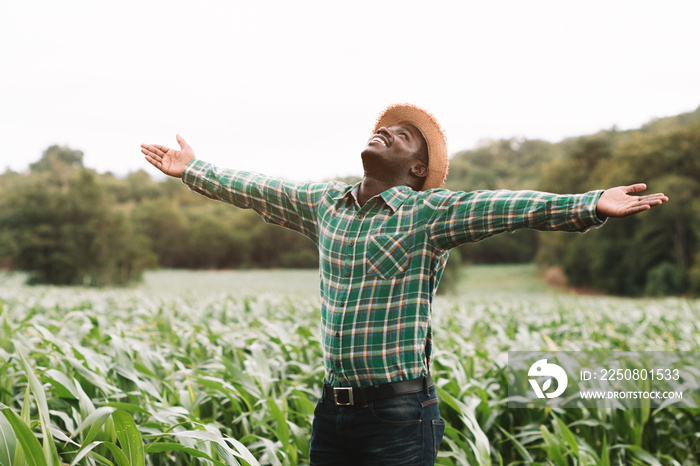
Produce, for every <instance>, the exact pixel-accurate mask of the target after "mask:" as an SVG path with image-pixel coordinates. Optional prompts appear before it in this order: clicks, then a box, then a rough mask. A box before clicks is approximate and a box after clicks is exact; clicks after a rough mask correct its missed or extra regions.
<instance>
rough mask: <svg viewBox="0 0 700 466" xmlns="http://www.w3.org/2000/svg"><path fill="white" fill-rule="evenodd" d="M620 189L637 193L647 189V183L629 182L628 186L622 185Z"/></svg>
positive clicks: (628, 192)
mask: <svg viewBox="0 0 700 466" xmlns="http://www.w3.org/2000/svg"><path fill="white" fill-rule="evenodd" d="M622 189H623V190H624V191H625V192H626V193H627V194H630V193H639V192H642V191H644V190H645V189H647V185H646V184H644V183H636V184H631V185H629V186H623V187H622Z"/></svg>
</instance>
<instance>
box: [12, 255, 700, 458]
mask: <svg viewBox="0 0 700 466" xmlns="http://www.w3.org/2000/svg"><path fill="white" fill-rule="evenodd" d="M530 272H531V269H529V268H523V267H519V268H509V267H505V268H504V267H501V268H481V269H467V271H466V277H465V278H466V281H465V282H464V284H463V286H461V287H460V288H459V289H460V290H461V293H459V294H456V295H453V296H450V297H445V298H439V299H437V300H436V303H435V309H434V322H433V327H434V333H435V338H436V341H435V346H436V348H437V349H436V354H435V358H434V363H433V368H432V372H433V378H434V379H435V380H436V384H437V385H438V392H439V395H440V400H441V412H442V415H443V417H444V418H445V419H446V420H447V423H448V427H447V429H446V434H445V439H444V441H443V444H442V446H441V451H440V454H439V463H440V464H452V465H463V464H554V465H570V464H576V465H588V464H601V465H613V464H615V465H617V464H640V465H642V464H646V465H657V464H661V465H663V464H674V465H676V464H679V465H691V464H698V463H700V453H698V452H699V451H700V416H698V414H699V413H698V412H697V411H694V410H691V409H683V408H664V409H660V410H656V411H645V410H627V411H625V410H612V409H607V410H604V409H598V410H596V409H560V410H553V409H549V408H541V409H539V408H537V409H535V408H532V409H509V408H508V407H507V396H508V387H507V378H506V375H505V373H506V371H505V364H506V360H507V352H508V351H513V350H522V351H526V350H527V351H534V350H547V349H561V350H569V351H577V350H578V351H584V350H592V349H608V350H700V325H699V324H698V322H699V321H698V314H699V313H700V304H699V303H698V302H697V301H688V300H683V299H669V300H625V299H614V298H600V297H583V298H582V297H576V296H571V295H566V294H553V293H551V292H550V290H548V289H547V288H546V287H544V286H543V285H542V284H541V283H539V282H537V281H536V280H534V279H531V278H529V276H528V274H529V273H530ZM495 277H505V278H503V280H504V281H506V282H507V283H508V287H507V289H501V290H500V291H499V290H497V289H496V288H494V285H493V283H494V280H495ZM508 277H510V278H508ZM518 277H520V278H518ZM316 280H317V274H316V272H313V271H310V272H308V271H295V272H289V271H277V272H265V273H263V272H253V273H244V272H219V273H183V272H171V271H163V272H158V273H154V274H149V275H148V276H147V277H146V282H145V284H144V285H142V286H141V287H139V288H136V289H124V290H104V291H99V290H88V289H69V288H56V287H38V288H35V287H31V288H29V287H24V286H22V285H21V284H20V283H19V281H17V280H16V278H13V277H10V278H8V279H5V281H0V413H1V414H0V465H10V464H12V465H24V464H28V465H34V464H38V465H43V464H53V465H59V464H61V465H63V464H65V465H72V464H90V465H97V464H114V465H144V466H145V465H187V464H209V465H236V464H240V465H256V464H271V465H295V464H305V463H307V462H308V456H307V455H308V447H309V434H310V430H311V418H312V414H313V409H314V405H315V402H316V400H317V398H318V396H319V394H320V389H321V385H320V384H321V381H322V378H323V369H322V365H321V364H322V363H321V361H322V354H321V347H320V342H319V321H320V312H319V309H318V292H317V289H316V285H317V283H316Z"/></svg>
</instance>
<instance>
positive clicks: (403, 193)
mask: <svg viewBox="0 0 700 466" xmlns="http://www.w3.org/2000/svg"><path fill="white" fill-rule="evenodd" d="M360 183H361V181H360V182H357V183H355V184H354V185H352V186H348V187H347V188H345V189H344V190H343V191H341V192H340V193H339V194H338V195H337V196H334V197H333V199H334V200H339V199H343V198H351V199H352V200H353V201H354V202H357V190H358V188H359V187H360ZM411 192H413V190H412V189H411V188H409V187H408V186H394V187H393V188H389V189H387V190H386V191H384V192H382V193H381V194H379V197H381V199H382V200H383V201H384V203H385V204H386V205H388V206H389V208H391V210H392V212H396V211H397V210H399V208H400V207H401V205H402V204H403V203H404V201H406V199H407V198H408V196H409V195H410V193H411Z"/></svg>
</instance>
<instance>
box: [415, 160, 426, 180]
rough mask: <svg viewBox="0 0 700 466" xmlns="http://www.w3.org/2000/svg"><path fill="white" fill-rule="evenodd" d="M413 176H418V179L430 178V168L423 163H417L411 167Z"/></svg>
mask: <svg viewBox="0 0 700 466" xmlns="http://www.w3.org/2000/svg"><path fill="white" fill-rule="evenodd" d="M411 174H412V175H413V176H417V177H418V178H425V177H426V176H428V166H427V165H426V164H424V163H423V162H419V161H416V162H415V163H414V164H413V165H412V166H411Z"/></svg>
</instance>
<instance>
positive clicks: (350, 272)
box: [142, 104, 668, 466]
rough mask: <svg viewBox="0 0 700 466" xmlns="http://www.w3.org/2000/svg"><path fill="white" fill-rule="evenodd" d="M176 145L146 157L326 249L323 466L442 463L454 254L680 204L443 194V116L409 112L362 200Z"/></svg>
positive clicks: (319, 451) (372, 161) (380, 147)
mask: <svg viewBox="0 0 700 466" xmlns="http://www.w3.org/2000/svg"><path fill="white" fill-rule="evenodd" d="M177 141H178V143H179V145H180V150H174V149H170V148H167V147H164V146H160V145H147V144H144V145H142V152H143V153H144V154H145V156H146V160H148V161H149V162H150V163H151V164H153V165H154V166H155V167H156V168H158V169H159V170H161V171H162V172H163V173H165V174H167V175H170V176H175V177H181V178H182V181H183V182H184V183H185V184H186V185H188V186H189V187H190V189H192V190H194V191H196V192H198V193H200V194H203V195H205V196H207V197H210V198H212V199H218V200H221V201H224V202H227V203H230V204H233V205H236V206H238V207H242V208H252V209H254V210H255V211H256V212H258V214H260V215H261V216H262V217H263V218H264V219H265V220H266V221H267V222H270V223H274V224H277V225H281V226H284V227H287V228H290V229H293V230H296V231H298V232H300V233H302V234H304V235H306V236H307V237H309V238H310V239H311V240H312V241H314V242H315V243H316V245H317V246H318V248H319V257H320V258H319V267H320V287H321V316H322V325H321V327H322V341H323V350H324V365H325V369H326V377H325V380H324V389H323V394H322V396H321V398H320V399H319V402H318V404H317V407H316V411H315V413H314V414H315V417H314V422H313V429H312V436H311V451H310V461H311V464H312V465H330V464H334V465H339V464H347V465H359V464H365V465H384V466H387V465H401V466H406V465H414V464H415V465H431V464H433V463H434V462H435V457H436V454H437V449H438V446H439V444H440V441H441V439H442V435H443V431H444V422H443V421H442V420H441V419H440V415H439V411H438V403H437V398H436V395H435V387H434V385H433V383H432V380H431V379H430V374H429V368H430V362H431V352H432V351H431V350H432V345H431V341H432V335H431V333H432V328H431V304H432V299H433V296H434V294H435V291H436V289H437V286H438V283H439V281H440V277H441V276H442V272H443V269H444V266H445V263H446V261H447V256H448V251H449V250H450V249H451V248H453V247H455V246H458V245H460V244H462V243H465V242H469V241H479V240H481V239H484V238H486V237H488V236H491V235H494V234H496V233H500V232H502V231H511V230H515V229H518V228H535V229H540V230H563V231H586V230H588V229H589V228H591V227H595V226H598V225H600V224H602V223H603V221H604V220H605V219H606V218H607V217H623V216H626V215H631V214H635V213H638V212H641V211H643V210H647V209H649V208H651V207H652V206H656V205H660V204H662V203H663V202H666V201H667V200H668V198H667V197H666V196H664V195H663V194H652V195H647V196H632V195H631V194H634V193H637V192H640V191H643V190H644V189H646V186H645V185H644V184H635V185H632V186H623V187H617V188H612V189H608V190H605V191H602V190H601V191H593V192H590V193H585V194H577V195H567V196H563V195H555V194H549V193H541V192H534V191H517V192H512V191H476V192H470V193H467V192H452V191H448V190H445V189H440V187H441V186H442V185H443V183H444V180H445V177H446V175H447V168H448V159H447V145H446V142H445V136H444V134H443V132H442V129H441V128H440V125H439V124H438V122H437V121H436V120H435V118H434V117H433V116H432V115H430V114H429V113H427V112H425V111H424V110H422V109H420V108H418V107H416V106H413V105H410V104H402V105H393V106H390V107H389V108H387V109H386V110H385V111H384V112H383V113H382V114H381V115H380V117H379V119H378V120H377V123H376V125H375V128H374V132H373V134H372V136H371V137H370V139H369V141H368V142H367V145H366V147H365V148H364V150H363V151H362V164H363V167H364V177H363V179H362V181H361V182H359V183H357V184H356V185H355V186H347V185H345V184H343V183H337V182H331V183H301V184H295V183H289V182H286V181H283V180H279V179H275V178H270V177H267V176H263V175H259V174H255V173H250V172H243V171H234V170H221V169H218V168H216V167H214V166H213V165H211V164H209V163H206V162H203V161H200V160H197V159H195V157H194V152H193V151H192V148H191V147H190V146H189V145H188V144H187V143H186V142H185V141H184V140H183V139H182V138H180V137H179V136H178V137H177Z"/></svg>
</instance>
